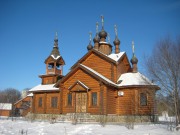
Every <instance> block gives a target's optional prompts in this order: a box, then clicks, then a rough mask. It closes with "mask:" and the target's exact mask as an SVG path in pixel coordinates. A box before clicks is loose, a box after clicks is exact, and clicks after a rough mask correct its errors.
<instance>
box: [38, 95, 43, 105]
mask: <svg viewBox="0 0 180 135" xmlns="http://www.w3.org/2000/svg"><path fill="white" fill-rule="evenodd" d="M38 107H42V97H39V100H38Z"/></svg>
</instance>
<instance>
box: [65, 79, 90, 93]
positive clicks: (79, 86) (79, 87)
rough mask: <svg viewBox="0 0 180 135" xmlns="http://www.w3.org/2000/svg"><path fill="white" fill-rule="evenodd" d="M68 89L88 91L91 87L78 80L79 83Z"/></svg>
mask: <svg viewBox="0 0 180 135" xmlns="http://www.w3.org/2000/svg"><path fill="white" fill-rule="evenodd" d="M68 89H69V90H70V91H88V90H89V87H88V86H86V85H85V84H84V83H83V82H81V81H79V80H78V81H76V82H74V84H73V85H71V86H70V87H69V88H68Z"/></svg>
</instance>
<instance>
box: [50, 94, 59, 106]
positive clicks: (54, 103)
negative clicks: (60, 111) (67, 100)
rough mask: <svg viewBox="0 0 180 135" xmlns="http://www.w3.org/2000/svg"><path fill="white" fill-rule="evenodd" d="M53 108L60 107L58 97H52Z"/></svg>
mask: <svg viewBox="0 0 180 135" xmlns="http://www.w3.org/2000/svg"><path fill="white" fill-rule="evenodd" d="M51 108H58V97H57V96H54V97H51Z"/></svg>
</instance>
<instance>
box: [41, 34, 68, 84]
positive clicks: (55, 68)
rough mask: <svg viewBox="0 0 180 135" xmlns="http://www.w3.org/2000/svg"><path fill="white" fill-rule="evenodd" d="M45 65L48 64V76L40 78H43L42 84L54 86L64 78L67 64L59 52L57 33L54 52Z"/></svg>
mask: <svg viewBox="0 0 180 135" xmlns="http://www.w3.org/2000/svg"><path fill="white" fill-rule="evenodd" d="M44 63H45V64H46V74H45V75H40V76H39V77H41V78H42V84H54V83H56V82H57V81H58V80H59V79H61V78H62V77H63V66H64V65H65V62H64V60H63V58H62V56H61V55H60V52H59V47H58V36H57V32H56V34H55V38H54V46H53V50H52V51H51V54H50V55H49V56H48V57H47V58H46V60H45V61H44Z"/></svg>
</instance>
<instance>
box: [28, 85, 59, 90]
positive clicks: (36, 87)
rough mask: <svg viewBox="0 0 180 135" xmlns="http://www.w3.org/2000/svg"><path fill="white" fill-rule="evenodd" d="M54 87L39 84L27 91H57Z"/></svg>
mask: <svg viewBox="0 0 180 135" xmlns="http://www.w3.org/2000/svg"><path fill="white" fill-rule="evenodd" d="M54 85H55V84H46V85H42V84H39V85H37V86H35V87H34V88H32V89H30V90H29V91H42V90H43V91H46V90H59V88H56V87H54Z"/></svg>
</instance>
